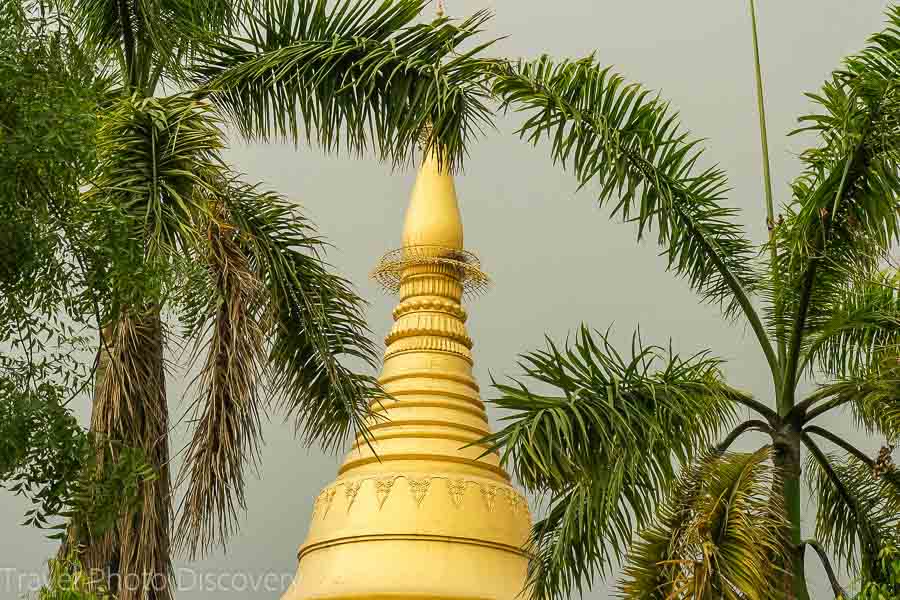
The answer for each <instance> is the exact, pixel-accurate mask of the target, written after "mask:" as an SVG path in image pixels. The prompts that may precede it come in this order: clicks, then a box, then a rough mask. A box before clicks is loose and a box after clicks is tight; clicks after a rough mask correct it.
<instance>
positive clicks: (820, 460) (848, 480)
mask: <svg viewBox="0 0 900 600" xmlns="http://www.w3.org/2000/svg"><path fill="white" fill-rule="evenodd" d="M808 446H809V447H810V450H811V453H810V457H809V459H808V460H807V465H806V473H807V481H808V484H809V486H810V489H811V490H812V496H813V497H814V498H815V499H816V502H817V512H816V537H817V538H819V540H820V541H821V542H822V545H823V546H825V548H826V549H828V550H829V551H830V552H832V553H833V554H835V555H837V556H839V557H840V558H841V559H842V560H843V561H844V562H845V564H847V565H848V566H849V567H850V568H851V569H852V570H853V571H854V572H855V573H858V574H860V575H862V576H863V577H864V578H866V579H877V578H878V569H879V567H878V555H879V552H880V550H881V549H882V548H884V547H886V546H888V545H893V546H896V545H897V544H898V543H900V511H898V508H900V506H898V501H897V500H898V493H897V492H898V488H897V478H896V474H895V472H893V471H892V472H889V473H888V476H876V475H875V474H874V473H873V471H872V467H871V465H868V464H866V463H864V462H861V461H860V460H858V459H856V458H855V457H848V458H841V457H838V456H834V455H826V454H825V453H823V452H822V451H821V450H818V448H817V447H815V446H814V444H813V445H811V444H810V443H809V442H808Z"/></svg>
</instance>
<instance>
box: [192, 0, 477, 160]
mask: <svg viewBox="0 0 900 600" xmlns="http://www.w3.org/2000/svg"><path fill="white" fill-rule="evenodd" d="M426 4H427V0H392V1H379V0H352V1H350V2H344V3H341V4H339V5H337V6H335V7H333V8H332V9H328V8H327V5H326V2H325V0H302V1H300V2H294V1H292V0H265V1H263V2H260V3H259V4H258V5H257V9H256V10H255V11H254V12H253V13H252V14H251V15H250V16H249V17H248V20H247V22H246V24H245V27H244V30H243V32H242V33H241V34H240V35H238V36H237V37H229V38H224V39H222V40H221V41H220V42H219V43H218V44H217V45H215V46H214V48H213V50H212V51H211V52H210V53H209V54H208V55H207V56H206V58H205V59H204V60H202V61H200V62H199V63H198V64H197V65H196V70H197V73H198V78H199V80H200V82H201V84H202V86H203V87H204V88H205V89H206V90H207V91H208V92H209V93H210V94H211V96H210V98H211V99H212V101H213V102H215V103H216V104H217V105H219V106H221V107H222V109H223V110H224V111H225V112H226V113H227V114H228V115H229V117H230V118H231V120H232V121H233V122H234V123H236V124H237V125H238V126H239V128H240V130H241V132H242V133H243V134H244V135H245V136H247V137H251V138H262V139H268V138H271V137H276V136H277V137H286V138H289V139H292V140H294V141H295V142H296V141H298V140H300V139H315V140H316V141H317V142H318V143H319V144H320V145H321V146H322V147H323V148H325V149H326V150H334V149H338V148H340V147H342V146H346V148H347V149H349V150H350V151H353V152H356V151H361V150H363V149H364V148H366V147H367V145H368V144H373V145H374V146H375V148H376V150H377V152H378V154H379V155H380V156H382V157H385V158H390V159H392V160H394V161H395V162H401V161H404V160H406V159H407V158H408V157H409V156H410V155H411V153H412V152H413V150H414V149H415V147H416V142H418V141H419V139H420V138H421V137H422V136H423V134H424V132H425V130H426V128H428V130H429V131H430V132H431V133H432V135H431V136H430V137H429V138H428V145H429V146H430V147H434V148H437V149H439V150H440V151H441V153H442V155H443V154H446V158H447V160H448V161H449V162H450V164H451V166H452V165H455V164H456V163H457V162H458V161H460V160H461V158H462V156H463V155H464V153H465V148H466V145H467V143H469V142H470V141H471V140H472V138H473V136H475V135H476V134H477V133H478V132H479V131H480V130H481V128H482V127H484V126H486V125H488V124H489V123H490V110H489V108H488V106H487V104H486V98H485V92H484V90H483V89H482V87H481V86H480V85H479V82H480V80H481V79H482V77H483V71H484V65H485V62H484V61H483V60H481V59H479V58H477V54H478V53H479V52H480V51H481V50H482V49H483V48H484V47H485V46H486V45H481V46H476V47H475V48H473V49H470V50H466V51H461V50H460V47H461V46H462V45H463V44H464V43H466V42H467V41H469V40H471V39H472V38H473V37H474V36H475V35H476V34H478V33H479V30H480V27H481V25H482V24H483V23H484V21H485V20H486V19H487V15H486V13H483V12H482V13H477V14H476V15H475V16H473V17H470V18H468V19H466V20H464V21H463V22H461V23H460V24H458V25H457V24H452V23H451V22H450V21H449V20H447V19H438V20H436V21H435V22H433V23H430V24H415V23H414V21H415V20H416V19H417V18H418V16H419V14H420V13H421V11H422V9H423V8H424V7H425V5H426ZM313 132H315V133H313Z"/></svg>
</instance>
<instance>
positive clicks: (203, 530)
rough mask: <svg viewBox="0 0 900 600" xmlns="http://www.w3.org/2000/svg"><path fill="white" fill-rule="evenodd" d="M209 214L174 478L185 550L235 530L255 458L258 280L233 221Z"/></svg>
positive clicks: (262, 354) (261, 348)
mask: <svg viewBox="0 0 900 600" xmlns="http://www.w3.org/2000/svg"><path fill="white" fill-rule="evenodd" d="M215 214H216V215H217V218H216V219H213V220H210V222H209V226H208V237H207V244H208V247H207V271H208V274H209V276H210V278H211V280H212V282H213V286H212V287H213V289H212V290H211V291H212V293H211V294H210V295H209V296H208V298H207V302H206V306H205V308H204V315H203V316H202V319H203V321H204V322H205V323H206V327H205V328H204V327H201V328H198V330H197V331H196V332H195V333H194V336H193V337H194V348H195V352H194V355H195V357H199V356H200V355H201V350H203V351H205V362H204V365H203V369H202V371H201V372H200V374H199V375H198V377H197V379H196V380H195V383H197V384H198V387H199V390H198V394H197V399H196V401H195V403H194V408H193V410H194V414H195V415H196V416H197V419H196V427H195V429H194V434H193V437H192V439H191V442H190V444H189V446H188V451H187V457H186V459H185V463H184V467H183V469H182V471H181V473H180V475H179V477H178V485H179V486H181V484H183V483H186V484H187V491H186V493H185V496H184V498H183V500H182V502H181V507H180V510H179V513H180V517H179V519H178V528H177V533H176V540H175V543H176V546H177V547H179V549H182V550H186V551H187V552H188V554H189V555H190V556H191V557H192V558H193V557H196V556H197V555H198V554H199V553H200V552H202V551H203V550H204V549H207V548H209V547H211V546H213V545H215V544H217V543H218V544H223V545H224V543H225V540H226V539H227V538H228V537H229V536H230V535H231V533H233V532H234V531H235V530H236V528H237V526H238V525H237V519H238V509H244V508H246V505H245V495H244V467H245V463H246V462H247V461H248V457H249V461H250V462H251V463H253V464H255V462H256V459H257V457H258V443H259V442H260V441H261V433H260V412H261V410H262V409H263V407H262V399H261V397H260V382H261V379H262V376H263V373H264V365H265V362H266V349H265V334H264V331H265V326H264V324H263V323H262V320H263V319H265V315H264V314H263V313H264V300H265V294H264V287H263V285H262V282H261V281H260V280H259V277H258V276H257V274H256V273H255V272H254V271H253V269H252V266H251V264H250V260H249V259H248V257H247V254H246V252H245V251H244V249H243V248H242V247H241V245H240V243H239V240H238V238H237V233H236V231H235V228H234V227H232V226H231V225H229V224H228V223H227V222H226V221H224V220H223V217H225V216H226V215H225V214H224V211H222V210H217V211H215ZM201 347H203V348H201ZM195 360H196V358H195Z"/></svg>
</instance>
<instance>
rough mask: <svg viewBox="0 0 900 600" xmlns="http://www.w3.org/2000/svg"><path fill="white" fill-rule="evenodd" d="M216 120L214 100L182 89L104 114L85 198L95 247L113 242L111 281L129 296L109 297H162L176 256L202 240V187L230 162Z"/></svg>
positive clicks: (209, 187)
mask: <svg viewBox="0 0 900 600" xmlns="http://www.w3.org/2000/svg"><path fill="white" fill-rule="evenodd" d="M217 125H218V121H217V120H216V118H215V114H214V112H213V111H212V110H211V107H209V106H208V104H204V103H201V102H199V101H196V100H192V99H189V98H186V97H183V96H172V97H168V98H158V99H157V98H143V99H142V98H138V97H136V96H135V97H129V98H124V99H122V100H120V101H119V102H118V103H117V104H116V105H115V106H114V107H112V108H111V109H110V110H109V111H108V112H106V113H104V118H103V121H102V124H101V127H100V131H99V133H98V137H97V152H98V158H99V162H98V166H97V173H96V176H95V177H93V178H92V180H91V185H90V187H88V188H87V190H86V191H85V192H84V194H83V199H84V205H85V206H86V207H88V210H90V211H91V215H90V216H91V222H92V224H93V226H94V228H95V235H96V236H97V238H98V239H97V240H96V241H97V244H96V247H98V248H105V249H109V250H108V256H107V259H108V267H107V271H106V272H105V273H104V280H105V281H104V283H106V284H107V285H108V286H109V289H110V290H116V291H118V292H119V293H120V294H126V295H127V296H128V297H126V298H118V299H112V300H111V301H110V304H115V303H116V302H118V303H120V304H126V305H127V304H129V303H137V304H140V303H141V302H145V301H147V299H148V298H157V299H158V298H160V296H161V295H162V291H161V289H162V287H163V285H164V283H163V282H162V279H164V277H165V275H166V272H167V271H168V270H169V269H168V265H169V263H170V262H171V256H172V255H182V256H184V255H189V254H190V253H191V252H192V251H193V248H195V247H196V246H197V245H198V236H199V233H198V231H199V223H200V222H202V220H204V219H206V218H208V217H209V215H208V212H209V206H208V203H206V202H203V201H202V199H203V197H204V196H203V192H204V191H205V192H206V193H207V195H209V194H214V193H215V187H214V181H215V178H216V177H217V176H218V173H219V172H220V170H221V169H224V165H223V163H222V161H221V158H220V152H221V151H222V149H223V147H224V141H223V139H222V133H221V131H220V130H219V128H218V126H217ZM101 242H102V243H101Z"/></svg>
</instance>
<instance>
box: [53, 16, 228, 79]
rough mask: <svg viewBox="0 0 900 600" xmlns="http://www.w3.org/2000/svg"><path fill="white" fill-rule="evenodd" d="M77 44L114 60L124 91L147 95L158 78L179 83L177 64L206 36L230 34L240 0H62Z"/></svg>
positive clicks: (180, 71) (200, 45)
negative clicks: (165, 76) (79, 41)
mask: <svg viewBox="0 0 900 600" xmlns="http://www.w3.org/2000/svg"><path fill="white" fill-rule="evenodd" d="M61 4H62V6H63V8H64V10H65V11H66V12H67V13H68V14H69V15H70V16H71V18H72V20H73V22H74V24H75V27H76V29H77V32H78V35H79V37H80V38H81V39H82V41H83V43H84V44H85V45H86V46H87V47H89V48H91V49H93V50H95V51H97V52H99V53H100V54H101V55H102V54H103V53H109V54H111V55H112V56H114V57H116V58H117V59H118V60H119V63H120V67H121V71H122V75H123V77H122V79H123V80H124V81H125V82H126V84H127V86H128V87H129V88H134V89H138V90H142V91H143V93H144V94H147V95H152V93H153V90H154V88H155V87H156V84H157V82H158V81H159V79H160V76H161V75H162V74H163V73H168V74H170V75H174V76H176V78H180V77H181V76H182V75H183V66H184V65H183V63H184V62H186V61H187V60H188V59H190V58H191V57H192V56H193V55H194V54H195V53H196V52H197V51H198V50H199V49H200V48H202V47H203V45H204V44H205V43H208V42H209V41H210V39H211V38H212V36H214V35H215V34H217V33H218V32H225V31H228V30H230V29H231V28H232V27H233V26H234V25H235V23H236V21H237V20H238V19H239V18H240V16H241V14H242V7H243V5H244V4H245V0H190V1H187V0H63V1H62V3H61Z"/></svg>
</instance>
